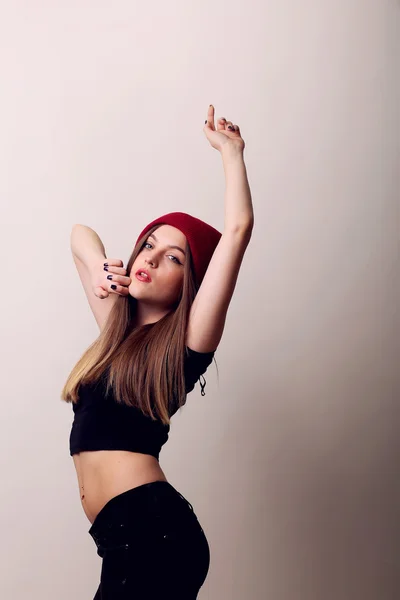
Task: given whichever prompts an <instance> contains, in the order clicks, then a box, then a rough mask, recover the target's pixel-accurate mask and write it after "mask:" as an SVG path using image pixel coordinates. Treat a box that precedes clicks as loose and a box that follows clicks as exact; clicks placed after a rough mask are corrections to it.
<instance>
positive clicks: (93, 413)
mask: <svg viewBox="0 0 400 600" xmlns="http://www.w3.org/2000/svg"><path fill="white" fill-rule="evenodd" d="M204 133H205V135H206V137H207V139H208V141H209V142H210V144H211V146H212V147H213V148H215V149H216V150H218V151H219V152H220V153H221V156H222V160H223V165H224V170H225V176H226V194H225V222H224V230H223V233H222V234H221V233H220V232H219V231H217V230H216V229H214V227H212V226H211V225H209V224H207V223H205V222H204V221H201V220H200V219H198V218H196V217H193V216H191V215H188V214H187V213H182V212H173V213H168V214H165V215H163V216H161V217H159V218H158V219H155V220H154V221H152V222H151V223H149V224H148V225H147V226H146V227H145V228H144V229H143V231H142V232H141V233H140V235H139V237H138V239H137V241H136V244H135V247H134V249H133V252H132V254H131V257H130V258H129V261H128V263H127V268H126V269H124V268H123V263H122V261H120V260H118V259H110V258H109V259H107V258H106V255H105V249H104V246H103V244H102V243H101V241H100V239H99V238H98V236H97V234H95V232H94V231H93V230H92V229H90V228H89V227H85V226H83V225H75V226H74V228H73V230H72V234H71V248H72V253H73V257H74V261H75V264H76V266H77V269H78V273H79V276H80V278H81V281H82V284H83V287H84V289H85V292H86V295H87V298H88V301H89V304H90V307H91V308H92V310H93V313H94V316H95V318H96V321H97V323H98V326H99V329H100V335H99V337H98V338H97V340H96V341H95V342H94V343H93V344H92V345H91V346H90V347H89V348H88V350H87V351H86V352H85V353H84V354H83V356H82V357H81V358H80V360H79V361H78V363H77V364H76V365H75V367H74V368H73V370H72V372H71V373H70V375H69V377H68V379H67V382H66V383H65V386H64V389H63V391H62V399H63V400H65V401H66V402H72V408H73V412H74V421H73V425H72V430H71V436H70V454H71V456H72V457H73V460H74V464H75V467H76V471H77V476H78V483H79V489H80V495H81V501H82V506H83V509H84V511H85V514H86V515H87V517H88V519H89V521H90V523H91V527H90V529H89V533H90V535H91V536H92V538H93V540H94V542H95V544H96V547H97V553H98V555H99V556H101V557H102V559H103V560H102V567H101V576H100V584H99V587H98V590H97V592H96V595H95V600H121V599H122V598H123V599H126V600H128V599H132V600H145V599H146V600H153V599H154V600H156V599H157V600H161V599H163V598H174V600H194V599H195V598H197V594H198V591H199V589H200V587H201V586H202V585H203V583H204V581H205V578H206V576H207V573H208V569H209V563H210V551H209V545H208V542H207V538H206V535H205V533H204V531H203V529H202V527H201V525H200V523H199V521H198V519H197V516H196V514H195V512H194V510H193V506H192V505H191V504H190V502H189V501H188V500H187V499H185V498H184V496H183V495H182V494H181V493H180V492H178V491H177V490H176V489H175V488H174V487H173V486H172V485H171V484H170V483H169V482H168V481H167V478H166V476H165V474H164V472H163V470H162V469H161V467H160V464H159V453H160V450H161V447H162V446H163V444H165V442H166V441H167V439H168V435H169V429H170V418H171V417H172V416H173V415H174V414H175V412H176V411H177V410H178V409H179V408H180V407H182V406H183V405H184V404H185V402H186V396H187V394H188V393H189V392H190V391H191V390H192V389H193V388H194V385H195V383H196V381H197V380H198V379H199V378H200V377H201V376H202V375H203V374H204V373H205V371H206V369H207V367H208V366H209V365H210V364H211V362H212V360H213V357H214V353H215V351H216V349H217V346H218V344H219V342H220V340H221V337H222V333H223V329H224V325H225V319H226V314H227V310H228V306H229V303H230V300H231V298H232V294H233V291H234V288H235V284H236V280H237V277H238V273H239V268H240V265H241V263H242V259H243V256H244V253H245V250H246V248H247V245H248V243H249V241H250V238H251V233H252V229H253V222H254V217H253V207H252V201H251V194H250V189H249V185H248V181H247V174H246V168H245V164H244V159H243V150H244V147H245V143H244V141H243V139H242V137H241V134H240V130H239V127H238V126H237V125H232V122H231V121H226V119H218V121H217V127H216V128H215V124H214V107H213V106H210V107H209V110H208V117H207V120H206V125H205V127H204ZM203 379H204V378H203ZM200 383H201V381H200ZM201 386H202V390H201V392H202V395H204V386H205V381H204V383H203V384H202V383H201Z"/></svg>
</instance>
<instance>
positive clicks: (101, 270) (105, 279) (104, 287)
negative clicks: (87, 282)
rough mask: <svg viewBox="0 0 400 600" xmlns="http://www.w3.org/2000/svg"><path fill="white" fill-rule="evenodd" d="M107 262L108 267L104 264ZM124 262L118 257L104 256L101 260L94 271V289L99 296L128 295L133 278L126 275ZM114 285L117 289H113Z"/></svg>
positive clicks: (102, 297)
mask: <svg viewBox="0 0 400 600" xmlns="http://www.w3.org/2000/svg"><path fill="white" fill-rule="evenodd" d="M105 263H107V264H108V267H105V266H104V264H105ZM123 265H124V263H123V262H122V260H120V259H118V258H104V259H103V260H102V261H101V262H100V261H99V264H98V267H96V268H95V269H94V270H93V273H92V290H93V293H94V295H95V296H97V298H101V299H104V298H108V296H109V295H110V294H117V295H118V296H128V295H129V289H128V288H129V286H130V284H131V281H132V280H131V278H130V277H125V275H126V269H123V268H122V267H123ZM112 285H115V286H116V289H115V290H113V289H112V287H111V286H112Z"/></svg>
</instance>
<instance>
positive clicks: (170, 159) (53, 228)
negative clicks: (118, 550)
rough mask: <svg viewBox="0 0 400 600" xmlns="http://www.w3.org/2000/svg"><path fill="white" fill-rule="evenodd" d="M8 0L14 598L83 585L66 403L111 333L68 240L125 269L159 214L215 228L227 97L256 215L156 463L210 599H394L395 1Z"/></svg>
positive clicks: (5, 302)
mask: <svg viewBox="0 0 400 600" xmlns="http://www.w3.org/2000/svg"><path fill="white" fill-rule="evenodd" d="M0 10H1V18H0V22H1V25H0V40H1V41H0V44H1V52H0V68H1V77H0V81H1V84H0V85H1V94H0V96H1V97H0V109H1V110H0V120H1V122H0V126H1V127H0V128H1V136H0V160H1V177H0V186H1V189H0V192H1V193H0V198H1V235H0V239H1V256H2V287H3V293H2V310H1V339H2V344H1V384H2V394H1V416H2V433H1V436H0V460H1V464H0V467H1V474H2V480H1V486H0V502H1V507H0V508H1V509H0V531H1V540H0V597H1V598H2V599H3V598H4V599H7V600H22V599H25V598H28V597H29V598H30V599H31V600H54V599H57V600H67V599H68V600H69V599H70V598H74V599H76V600H89V599H90V598H92V597H93V595H94V592H95V589H96V588H97V583H98V578H99V570H100V564H101V559H100V558H99V557H98V556H97V554H96V551H95V550H96V549H95V546H94V542H93V540H92V539H91V538H90V537H89V535H88V533H87V531H88V529H89V526H90V523H89V521H88V520H87V519H86V517H85V515H84V513H83V510H82V508H81V506H80V500H79V493H78V486H77V481H76V475H75V471H74V469H73V463H72V459H71V458H70V457H69V453H68V437H69V432H70V427H71V423H72V409H71V406H70V405H67V404H65V403H63V402H61V400H59V395H60V393H61V389H62V386H63V384H64V382H65V379H66V377H67V375H68V373H69V371H70V369H71V368H72V366H73V365H74V364H75V362H76V361H77V360H78V358H79V357H80V355H81V354H82V352H83V351H84V349H86V348H87V346H88V345H89V344H90V343H91V342H92V341H93V339H94V338H95V336H97V333H98V331H97V326H96V323H95V320H94V318H93V316H92V314H91V312H90V308H89V306H88V304H87V302H86V299H85V296H84V292H83V289H82V288H81V284H80V282H79V278H78V276H77V273H76V271H75V267H74V264H73V261H72V258H71V255H70V247H69V234H70V230H71V227H72V225H73V224H74V223H83V224H86V225H90V226H91V227H93V229H95V230H96V231H97V232H98V233H99V235H100V237H101V238H102V239H103V241H104V244H105V246H106V250H107V253H108V255H109V256H112V257H119V258H121V259H122V260H124V262H125V261H126V260H127V258H128V256H129V254H130V251H131V248H132V245H133V243H134V241H135V239H136V236H137V235H138V232H139V231H140V230H141V228H142V227H144V225H145V224H146V223H148V222H149V221H150V220H151V219H153V218H155V217H157V216H159V215H160V214H162V213H163V212H169V211H172V210H182V211H185V212H189V213H191V214H194V215H196V216H198V217H199V218H202V219H204V220H206V221H209V222H210V223H212V224H213V225H214V226H216V227H217V228H220V229H222V228H223V214H224V209H223V195H224V184H225V182H224V175H223V168H222V162H221V158H220V156H219V154H218V152H217V151H215V150H214V149H213V148H211V146H210V145H209V143H208V141H207V140H206V138H205V136H204V134H203V126H204V120H205V118H206V111H207V107H208V105H209V104H210V103H213V104H214V105H215V107H216V116H217V117H220V116H225V117H226V118H227V119H230V120H232V121H233V122H234V123H238V124H239V125H240V126H241V130H242V135H243V137H244V139H245V141H246V149H245V160H246V165H247V169H248V175H249V180H250V185H251V190H252V195H253V201H254V210H255V228H254V233H253V238H252V241H251V243H250V246H249V248H248V250H247V253H246V255H245V259H244V262H243V267H242V270H241V273H240V276H239V280H238V284H237V288H236V293H235V295H234V298H233V301H232V303H231V306H230V309H229V313H228V318H227V323H226V328H225V333H224V337H223V339H222V342H221V344H220V346H219V349H218V352H217V354H216V359H217V363H218V367H219V380H218V378H217V371H216V367H215V365H212V366H211V367H210V368H209V370H208V372H207V375H206V380H207V387H206V396H205V397H204V398H202V397H201V395H200V389H199V386H198V385H197V386H196V389H195V391H194V392H193V393H192V394H191V395H190V396H189V398H188V403H187V405H186V408H185V409H184V410H183V411H182V412H181V413H180V414H179V415H176V416H175V417H174V419H173V422H172V427H171V436H170V440H169V442H168V443H167V445H166V446H165V447H164V449H163V450H162V453H161V456H160V462H161V466H162V467H163V468H164V470H165V472H166V474H167V477H168V478H169V480H170V482H171V483H172V484H173V485H174V486H175V487H176V488H177V489H179V490H180V491H181V492H182V493H183V494H184V495H185V497H187V498H188V499H189V500H190V501H191V502H192V504H193V505H194V508H195V510H196V512H197V514H198V516H199V519H200V520H201V522H202V523H203V526H204V529H205V530H206V533H207V536H208V539H209V543H210V547H211V566H210V571H209V575H208V578H207V580H206V583H205V585H204V587H203V588H202V590H201V592H200V595H199V598H200V599H201V600H206V599H208V600H222V599H223V600H225V599H229V600H243V599H247V598H248V599H251V600H265V599H266V598H268V599H271V600H272V599H273V600H322V599H323V600H359V599H361V598H362V599H363V600H392V599H394V598H397V597H398V594H399V589H400V585H399V577H400V575H399V573H400V558H399V557H400V553H399V530H400V527H399V525H400V523H399V521H400V519H399V504H400V490H399V475H400V473H399V471H400V469H399V460H398V457H399V451H400V448H399V441H398V440H399V423H400V420H399V416H400V415H399V402H398V401H399V391H400V381H399V374H398V371H397V368H398V363H399V339H400V337H399V299H400V298H399V296H400V295H399V286H398V284H399V279H398V267H399V263H398V256H399V254H398V251H399V205H398V199H399V190H400V186H399V148H400V144H399V139H400V137H399V134H400V127H399V112H398V107H399V106H400V93H399V79H400V65H399V62H400V60H399V59H400V3H399V2H398V1H397V0H320V1H317V0H315V1H313V2H312V1H310V0H303V1H302V2H300V1H295V0H292V1H290V0H271V1H268V2H261V1H256V0H253V1H250V2H240V3H236V2H235V3H232V4H226V3H225V2H223V1H222V0H217V1H216V2H193V0H192V2H184V1H181V2H161V1H158V2H151V3H138V2H130V1H128V0H125V1H116V2H113V3H112V7H111V3H110V2H99V1H96V2H95V1H94V0H91V1H89V0H79V1H78V0H69V1H68V2H61V1H59V2H55V1H54V0H52V1H51V0H46V1H45V0H35V1H28V0H25V2H22V1H21V0H20V1H15V0H14V1H12V0H9V1H8V2H7V1H4V0H3V1H2V2H1V3H0ZM177 568H179V566H177ZM396 578H397V581H396Z"/></svg>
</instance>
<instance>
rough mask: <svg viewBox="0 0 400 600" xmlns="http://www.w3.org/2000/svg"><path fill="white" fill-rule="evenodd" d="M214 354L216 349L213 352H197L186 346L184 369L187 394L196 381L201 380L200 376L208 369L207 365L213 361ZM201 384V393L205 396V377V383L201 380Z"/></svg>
mask: <svg viewBox="0 0 400 600" xmlns="http://www.w3.org/2000/svg"><path fill="white" fill-rule="evenodd" d="M214 354H215V350H214V351H213V352H196V351H195V350H192V349H191V348H189V347H188V346H186V352H185V362H184V371H185V383H186V393H187V394H188V393H189V392H191V391H192V390H193V388H194V386H195V384H196V381H198V380H199V378H200V376H201V375H203V373H205V372H206V371H207V367H208V366H209V365H210V364H211V363H212V360H213V358H214ZM203 379H204V377H203ZM200 386H201V395H202V396H205V391H204V388H205V386H206V380H205V379H204V383H202V382H201V381H200Z"/></svg>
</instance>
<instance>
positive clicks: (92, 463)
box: [73, 450, 167, 522]
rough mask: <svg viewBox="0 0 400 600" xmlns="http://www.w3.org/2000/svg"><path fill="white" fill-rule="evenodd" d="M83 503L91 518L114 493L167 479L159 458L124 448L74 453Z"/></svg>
mask: <svg viewBox="0 0 400 600" xmlns="http://www.w3.org/2000/svg"><path fill="white" fill-rule="evenodd" d="M73 460H74V464H75V468H76V472H77V476H78V482H79V490H80V496H81V502H82V506H83V508H84V511H85V513H86V516H87V517H88V519H89V520H90V521H91V522H93V521H94V519H95V517H96V515H97V514H98V513H99V512H100V510H101V509H102V507H103V506H104V505H105V504H106V503H107V502H108V501H109V500H111V498H113V497H114V496H117V495H118V494H121V493H123V492H125V491H127V490H129V489H132V488H134V487H137V486H139V485H142V484H145V483H150V482H152V481H167V478H166V477H165V474H164V472H163V470H162V469H161V467H160V464H159V462H158V460H157V459H156V458H155V457H154V456H151V455H148V454H141V453H138V452H128V451H125V450H97V451H85V452H80V453H79V454H74V455H73Z"/></svg>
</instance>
